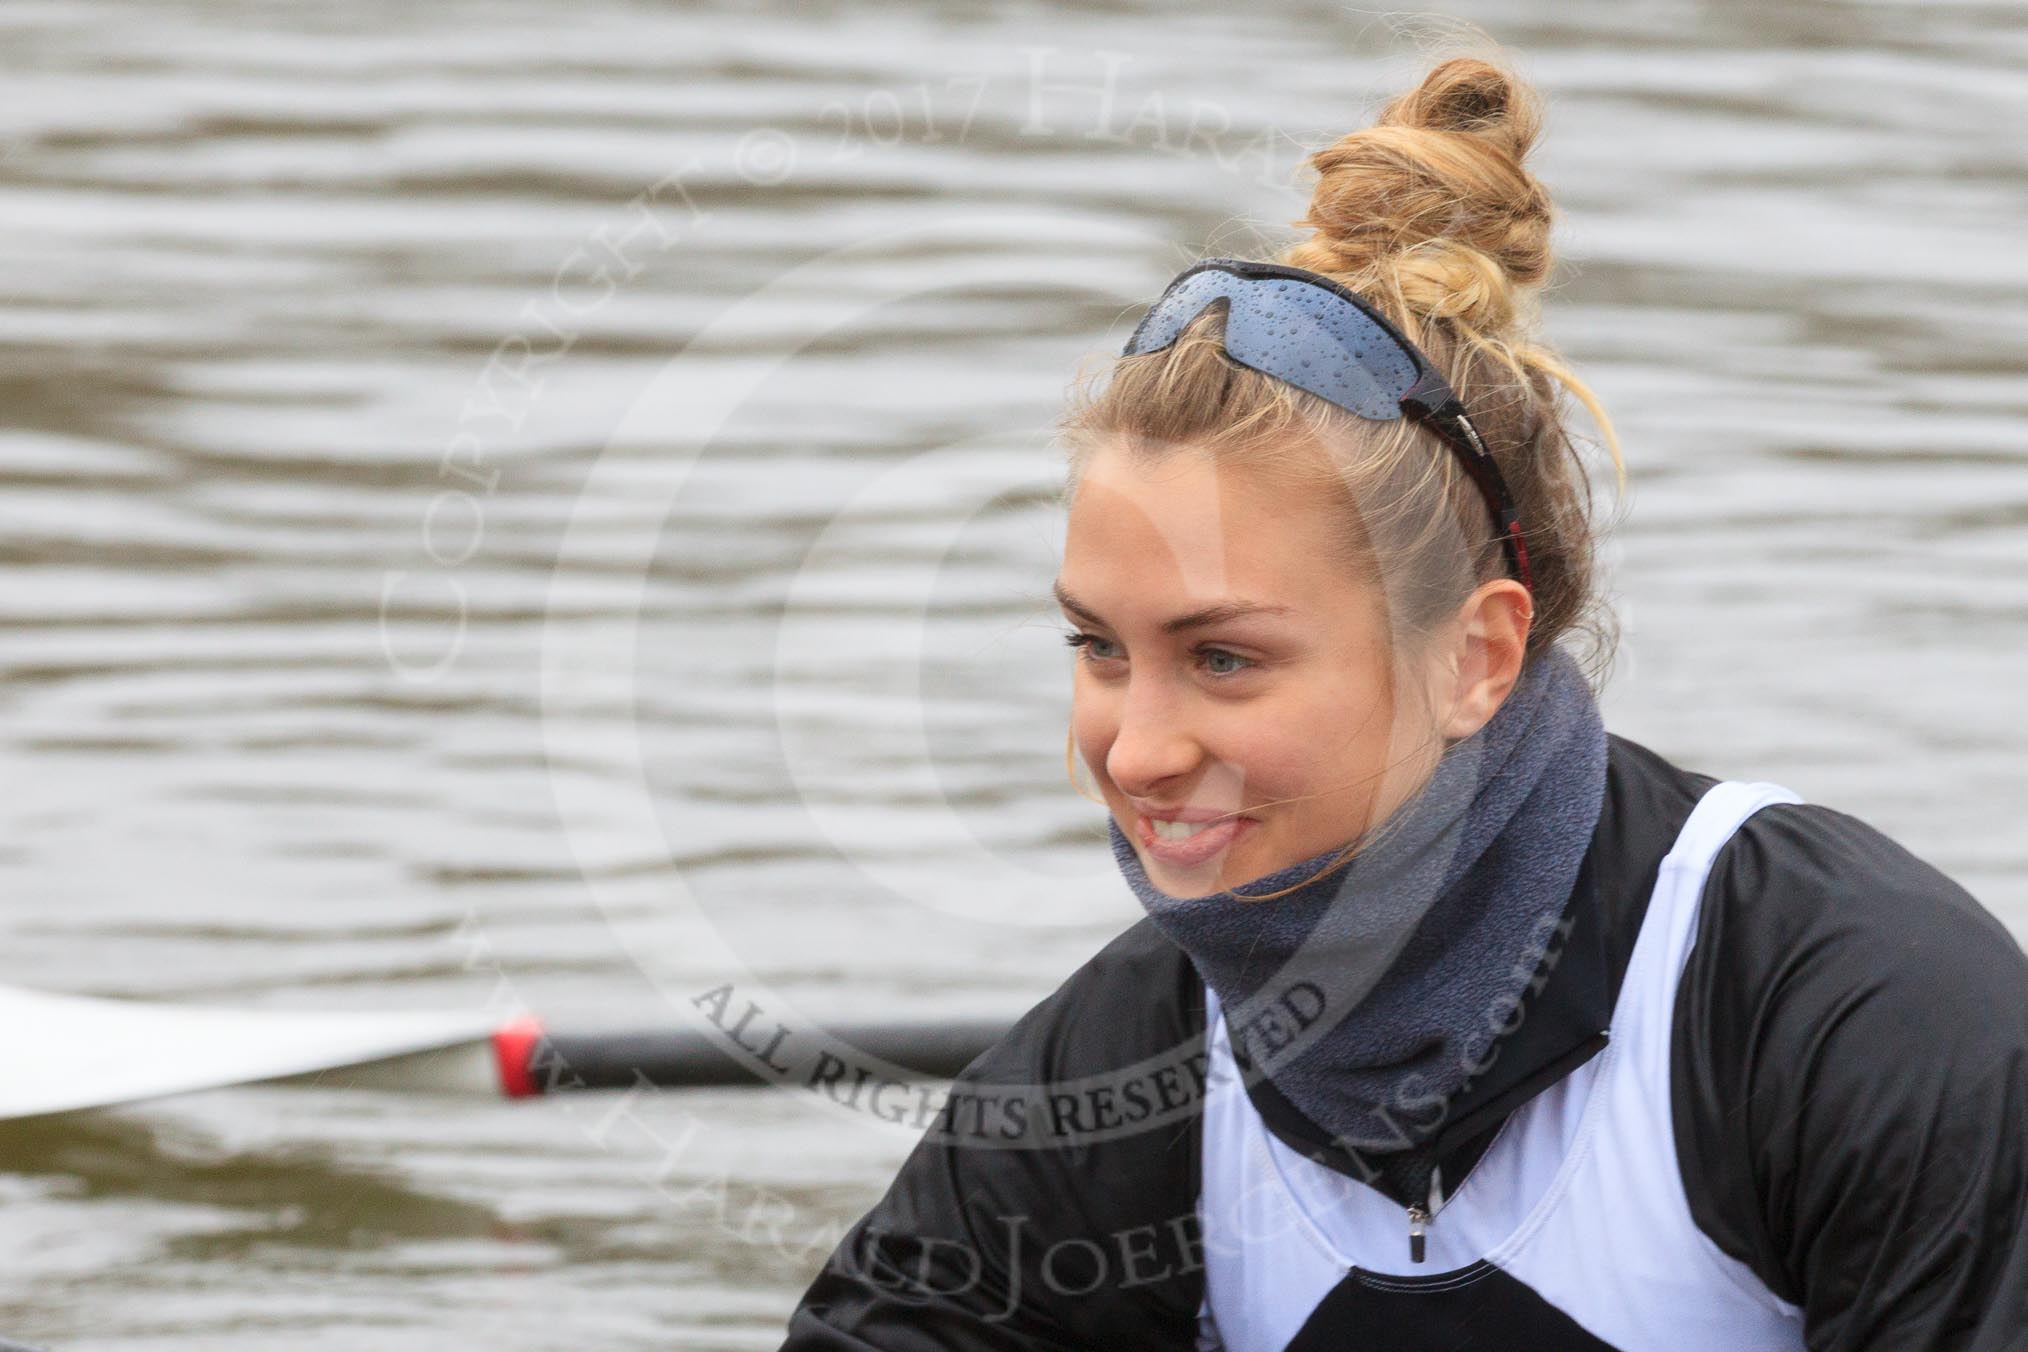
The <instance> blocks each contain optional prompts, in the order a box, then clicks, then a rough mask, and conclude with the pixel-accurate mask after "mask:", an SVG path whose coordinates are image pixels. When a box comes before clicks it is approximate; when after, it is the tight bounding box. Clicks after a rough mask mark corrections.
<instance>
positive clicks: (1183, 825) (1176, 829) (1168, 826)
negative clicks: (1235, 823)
mask: <svg viewBox="0 0 2028 1352" xmlns="http://www.w3.org/2000/svg"><path fill="white" fill-rule="evenodd" d="M1148 820H1149V822H1150V823H1151V824H1152V825H1153V826H1154V828H1155V836H1156V838H1157V839H1158V840H1188V839H1190V837H1192V836H1194V835H1196V834H1197V833H1198V832H1199V831H1202V830H1203V829H1204V828H1205V827H1207V826H1211V825H1214V823H1212V822H1165V821H1162V820H1160V819H1159V818H1154V817H1150V818H1149V819H1148Z"/></svg>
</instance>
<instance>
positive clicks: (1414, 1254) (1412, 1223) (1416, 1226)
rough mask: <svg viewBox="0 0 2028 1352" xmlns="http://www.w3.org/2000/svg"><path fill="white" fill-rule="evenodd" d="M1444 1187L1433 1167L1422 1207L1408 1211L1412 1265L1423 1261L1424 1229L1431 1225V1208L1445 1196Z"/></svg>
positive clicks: (1425, 1188) (1425, 1186)
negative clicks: (1442, 1190)
mask: <svg viewBox="0 0 2028 1352" xmlns="http://www.w3.org/2000/svg"><path fill="white" fill-rule="evenodd" d="M1442 1187H1443V1183H1442V1182H1441V1181H1440V1175H1439V1173H1438V1170H1437V1169H1436V1167H1435V1166H1434V1165H1432V1166H1431V1168H1430V1171H1429V1182H1428V1183H1427V1184H1425V1185H1424V1186H1423V1190H1422V1205H1420V1206H1411V1207H1409V1209H1408V1261H1409V1262H1411V1263H1420V1262H1422V1261H1423V1233H1422V1228H1423V1226H1425V1225H1427V1224H1428V1223H1429V1218H1430V1215H1431V1214H1432V1213H1431V1208H1432V1207H1434V1206H1436V1205H1438V1203H1439V1201H1440V1200H1441V1198H1442V1196H1443V1194H1442V1192H1441V1191H1440V1190H1441V1189H1442Z"/></svg>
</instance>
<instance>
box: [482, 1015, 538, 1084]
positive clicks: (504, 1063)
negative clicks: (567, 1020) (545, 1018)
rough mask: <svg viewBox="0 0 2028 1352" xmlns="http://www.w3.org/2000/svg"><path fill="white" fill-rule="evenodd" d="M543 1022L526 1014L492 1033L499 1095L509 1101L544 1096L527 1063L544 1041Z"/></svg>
mask: <svg viewBox="0 0 2028 1352" xmlns="http://www.w3.org/2000/svg"><path fill="white" fill-rule="evenodd" d="M542 1036H543V1034H542V1020H541V1019H538V1018H536V1017H535V1016H534V1015H533V1014H524V1015H522V1016H521V1017H520V1018H518V1019H516V1020H514V1022H512V1023H508V1024H502V1025H501V1026H500V1027H499V1028H496V1029H494V1030H493V1060H494V1062H495V1064H497V1065H498V1066H499V1068H500V1092H501V1093H502V1094H505V1095H506V1096H507V1097H508V1098H533V1097H535V1096H536V1095H538V1094H540V1093H541V1092H542V1086H541V1085H540V1084H538V1083H536V1080H535V1076H534V1075H532V1074H531V1073H530V1072H529V1069H528V1062H529V1060H530V1057H531V1055H532V1053H533V1052H534V1051H535V1044H536V1043H538V1042H540V1041H542Z"/></svg>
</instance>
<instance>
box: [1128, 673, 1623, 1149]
mask: <svg viewBox="0 0 2028 1352" xmlns="http://www.w3.org/2000/svg"><path fill="white" fill-rule="evenodd" d="M1605 778H1606V736H1605V727H1604V724H1603V723H1602V722H1601V720H1600V716H1599V711H1598V706H1597V703H1596V701H1595V700H1594V699H1593V696H1592V693H1591V689H1590V687H1589V685H1588V684H1587V683H1586V681H1585V679H1584V675H1583V672H1582V671H1581V670H1580V669H1579V668H1578V666H1577V664H1576V662H1575V661H1574V660H1572V659H1571V657H1570V656H1569V655H1568V654H1566V653H1564V652H1563V651H1562V650H1561V649H1556V648H1552V649H1550V650H1549V651H1548V652H1546V653H1545V654H1543V655H1542V656H1541V657H1539V658H1537V659H1535V660H1534V661H1533V662H1531V663H1530V664H1528V666H1526V667H1525V668H1524V669H1523V672H1522V675H1521V678H1520V679H1519V680H1518V681H1517V682H1516V683H1515V686H1514V688H1513V689H1512V690H1511V691H1509V692H1508V696H1507V699H1506V701H1505V702H1504V703H1503V704H1502V705H1501V706H1500V709H1499V711H1498V712H1497V713H1495V714H1494V716H1493V717H1492V719H1490V720H1489V721H1488V722H1487V723H1486V725H1485V726H1484V727H1482V728H1480V729H1479V731H1478V732H1476V733H1474V734H1473V735H1472V736H1470V737H1467V738H1464V739H1462V740H1460V741H1459V742H1457V743H1455V744H1454V745H1452V746H1451V747H1449V748H1448V749H1447V750H1446V751H1445V753H1444V755H1443V757H1442V758H1441V760H1440V761H1439V762H1438V765H1437V768H1436V770H1435V772H1434V773H1433V774H1432V775H1431V777H1430V780H1429V782H1428V783H1427V784H1426V785H1425V786H1424V787H1423V789H1422V790H1421V791H1420V792H1418V793H1417V794H1416V795H1415V796H1414V797H1413V798H1411V799H1410V800H1409V801H1408V802H1407V803H1405V804H1403V805H1402V807H1401V808H1400V809H1398V810H1397V811H1396V812H1395V813H1394V815H1393V816H1392V817H1390V818H1389V819H1388V820H1387V821H1386V822H1385V823H1383V824H1382V825H1381V827H1379V828H1378V829H1376V830H1374V831H1372V832H1370V833H1369V834H1368V836H1367V837H1366V838H1365V843H1364V846H1363V848H1362V849H1361V850H1360V851H1359V852H1358V853H1357V854H1355V855H1354V856H1353V858H1352V860H1351V862H1350V863H1349V864H1347V865H1345V866H1343V867H1341V868H1339V869H1335V870H1331V871H1330V872H1327V873H1325V872H1320V870H1323V869H1324V868H1325V867H1326V866H1327V865H1328V864H1329V863H1330V862H1331V861H1332V860H1333V859H1335V858H1337V857H1338V855H1339V854H1340V853H1341V852H1342V847H1340V848H1337V849H1332V850H1329V851H1326V852H1325V853H1323V854H1320V855H1317V856H1316V857H1314V858H1312V859H1308V860H1304V861H1303V862H1301V863H1298V864H1293V865H1291V866H1289V867H1287V868H1284V869H1281V870H1279V871H1277V872H1275V873H1272V874H1269V875H1268V876H1266V877H1264V878H1259V879H1255V880H1254V881H1253V882H1251V883H1246V884H1242V885H1241V886H1239V887H1236V888H1234V889H1232V890H1231V891H1229V892H1220V893H1214V894H1212V895H1209V896H1204V897H1189V898H1185V897H1173V896H1170V895H1169V894H1168V893H1166V892H1162V891H1160V890H1158V889H1157V888H1156V887H1155V886H1154V885H1153V884H1152V883H1150V882H1149V881H1148V877H1147V874H1146V872H1145V871H1144V870H1143V869H1142V867H1141V861H1140V858H1139V856H1138V855H1137V854H1136V853H1135V850H1134V847H1133V845H1132V843H1131V842H1129V841H1128V839H1127V838H1126V836H1125V835H1124V834H1123V833H1122V832H1121V831H1120V829H1119V826H1118V825H1117V823H1115V824H1114V825H1113V827H1112V843H1113V855H1114V857H1115V859H1116V860H1117V861H1118V863H1119V866H1120V870H1121V872H1122V873H1124V874H1125V875H1126V879H1127V882H1128V884H1129V885H1130V886H1131V887H1132V888H1133V890H1134V892H1135V894H1136V895H1137V896H1138V897H1139V898H1140V900H1141V904H1142V905H1143V906H1144V907H1145V908H1146V909H1147V912H1148V914H1149V916H1151V917H1152V918H1153V920H1154V923H1155V924H1156V926H1157V927H1158V928H1160V929H1161V930H1162V932H1163V933H1164V934H1166V935H1167V936H1168V937H1169V939H1170V940H1171V941H1172V942H1174V943H1175V944H1176V945H1177V946H1178V947H1180V948H1181V949H1182V950H1183V951H1184V952H1185V953H1186V954H1187V955H1189V957H1190V960H1191V962H1192V963H1193V964H1194V965H1195V967H1196V969H1197V972H1198V974H1199V975H1200V976H1201V977H1202V978H1203V979H1204V981H1205V983H1206V984H1207V985H1209V986H1210V987H1211V989H1212V990H1213V991H1215V992H1217V994H1218V999H1219V1003H1220V1005H1221V1006H1222V1007H1223V1014H1224V1019H1225V1022H1226V1027H1227V1029H1228V1032H1229V1034H1230V1036H1231V1037H1232V1040H1233V1046H1234V1050H1235V1052H1236V1053H1237V1055H1238V1056H1239V1058H1240V1060H1241V1064H1242V1066H1243V1067H1245V1068H1246V1071H1247V1073H1248V1074H1249V1075H1251V1074H1263V1075H1266V1076H1267V1077H1268V1079H1269V1080H1270V1082H1271V1083H1272V1084H1273V1085H1274V1087H1275V1088H1276V1089H1278V1090H1279V1091H1280V1092H1281V1094H1282V1095H1283V1096H1284V1097H1285V1098H1287V1099H1288V1100H1289V1101H1290V1102H1291V1103H1293V1104H1294V1105H1295V1106H1296V1107H1297V1108H1298V1109H1300V1110H1301V1111H1302V1113H1303V1114H1304V1115H1305V1116H1306V1117H1308V1118H1309V1119H1310V1120H1311V1121H1312V1122H1313V1123H1315V1124H1316V1125H1317V1126H1319V1127H1322V1128H1324V1129H1325V1130H1327V1131H1329V1132H1330V1133H1332V1135H1333V1136H1334V1137H1336V1138H1337V1140H1338V1142H1339V1144H1340V1145H1341V1146H1344V1147H1346V1148H1348V1149H1351V1150H1354V1151H1357V1152H1364V1153H1382V1154H1384V1153H1386V1152H1390V1151H1399V1150H1404V1149H1407V1148H1409V1147H1410V1146H1412V1145H1415V1144H1417V1143H1419V1142H1420V1141H1422V1140H1424V1139H1426V1138H1427V1136H1428V1135H1429V1134H1431V1133H1433V1132H1434V1131H1435V1130H1436V1129H1437V1127H1439V1126H1440V1125H1441V1124H1442V1121H1443V1119H1444V1117H1445V1116H1446V1114H1447V1112H1448V1104H1449V1101H1450V1099H1451V1098H1452V1097H1453V1096H1455V1095H1456V1094H1457V1093H1458V1092H1459V1090H1460V1089H1461V1088H1462V1087H1463V1086H1464V1084H1465V1083H1466V1082H1467V1081H1468V1080H1470V1079H1471V1078H1472V1077H1473V1075H1474V1074H1475V1073H1477V1071H1478V1070H1481V1069H1483V1067H1484V1058H1485V1053H1486V1052H1487V1050H1488V1049H1489V1048H1490V1047H1491V1046H1492V1044H1493V1042H1494V1041H1495V1040H1496V1039H1497V1038H1498V1037H1499V1035H1500V1034H1501V1033H1502V1032H1504V1031H1506V1030H1508V1029H1509V1028H1511V1027H1512V1020H1513V1014H1514V1011H1515V1010H1516V1009H1517V1008H1518V1007H1519V1001H1520V998H1521V995H1522V992H1523V991H1524V990H1525V989H1526V987H1527V986H1528V984H1529V983H1530V981H1531V980H1533V979H1534V977H1535V976H1536V969H1537V966H1538V964H1539V960H1540V958H1541V957H1542V955H1543V953H1544V951H1545V950H1546V949H1547V948H1548V947H1549V946H1550V943H1549V937H1550V935H1551V932H1552V931H1553V929H1554V927H1555V925H1556V923H1557V921H1558V919H1559V918H1560V915H1561V913H1562V911H1563V909H1564V906H1565V904H1566V902H1567V901H1568V900H1569V898H1570V895H1571V891H1572V889H1573V887H1574V885H1575V883H1576V880H1577V874H1578V869H1579V867H1580V865H1581V864H1582V863H1583V861H1584V855H1585V853H1586V850H1587V849H1588V848H1589V846H1590V843H1591V836H1592V832H1593V830H1594V829H1595V827H1596V826H1597V823H1598V818H1599V812H1600V809H1601V807H1602V805H1603V803H1604V798H1605ZM1288 887H1294V888H1295V890H1294V891H1291V892H1288V893H1287V894H1285V895H1283V896H1278V897H1271V898H1265V899H1261V894H1263V893H1269V892H1277V891H1280V890H1281V889H1283V888H1288ZM1249 897H1251V898H1255V899H1253V900H1242V899H1239V898H1249Z"/></svg>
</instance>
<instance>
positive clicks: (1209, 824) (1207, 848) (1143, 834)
mask: <svg viewBox="0 0 2028 1352" xmlns="http://www.w3.org/2000/svg"><path fill="white" fill-rule="evenodd" d="M1134 826H1135V831H1134V834H1135V836H1136V838H1137V841H1138V843H1139V844H1140V847H1141V849H1142V850H1143V851H1145V852H1146V853H1147V855H1148V857H1149V858H1151V859H1154V860H1155V861H1156V862H1158V863H1162V864H1166V865H1168V866H1169V867H1171V868H1180V869H1188V868H1202V867H1203V866H1204V865H1205V864H1208V863H1210V862H1211V861H1212V860H1214V859H1216V858H1217V857H1218V856H1219V855H1221V854H1223V853H1225V851H1227V850H1229V849H1231V848H1232V847H1233V846H1234V845H1235V844H1237V843H1238V842H1239V841H1241V840H1243V839H1245V838H1246V837H1247V836H1248V835H1250V834H1251V833H1252V832H1254V831H1255V830H1257V829H1259V827H1260V823H1259V822H1257V821H1255V820H1254V819H1253V818H1252V817H1238V816H1232V815H1212V814H1205V813H1193V814H1191V815H1190V816H1188V817H1151V816H1149V815H1147V814H1146V813H1141V812H1137V813H1135V814H1134Z"/></svg>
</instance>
